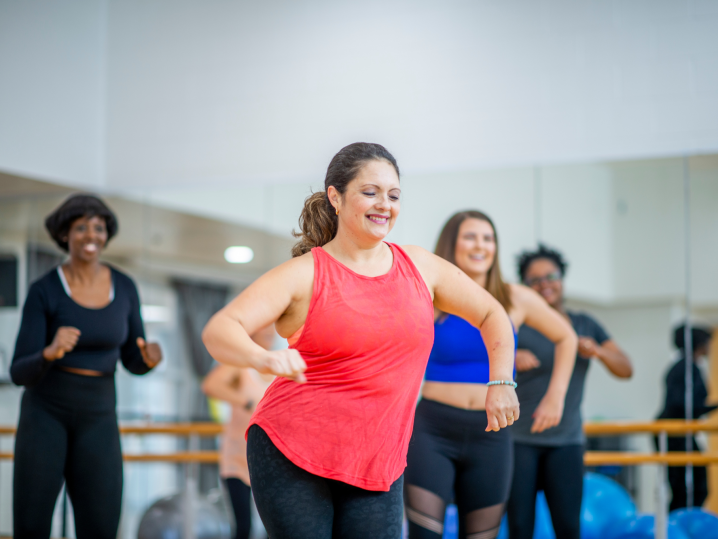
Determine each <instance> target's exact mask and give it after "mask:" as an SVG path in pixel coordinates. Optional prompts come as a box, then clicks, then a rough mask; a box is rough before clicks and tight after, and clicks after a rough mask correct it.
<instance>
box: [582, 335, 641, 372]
mask: <svg viewBox="0 0 718 539" xmlns="http://www.w3.org/2000/svg"><path fill="white" fill-rule="evenodd" d="M578 353H579V355H581V357H586V358H591V357H596V358H598V359H599V360H600V361H601V362H602V363H603V364H604V365H605V366H606V368H607V369H608V370H609V371H610V372H611V374H613V375H614V376H617V377H618V378H630V377H631V376H633V365H631V360H630V359H628V356H627V355H626V353H625V352H624V351H623V350H621V349H620V348H619V347H618V345H617V344H616V342H615V341H614V340H612V339H609V340H608V341H605V342H604V343H603V344H598V343H597V342H596V341H595V340H593V339H592V338H591V337H579V339H578Z"/></svg>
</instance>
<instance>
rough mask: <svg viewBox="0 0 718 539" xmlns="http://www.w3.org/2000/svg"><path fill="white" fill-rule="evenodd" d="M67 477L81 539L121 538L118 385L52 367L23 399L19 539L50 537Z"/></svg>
mask: <svg viewBox="0 0 718 539" xmlns="http://www.w3.org/2000/svg"><path fill="white" fill-rule="evenodd" d="M63 478H64V480H65V482H66V484H67V493H68V495H69V496H70V499H71V501H72V508H73V511H74V515H75V530H76V533H77V537H78V539H116V537H117V528H118V525H119V522H120V509H121V504H122V451H121V448H120V434H119V431H118V428H117V416H116V414H115V379H114V377H112V376H107V377H90V376H79V375H76V374H70V373H66V372H63V371H61V370H59V369H56V368H51V369H50V370H49V371H48V372H47V373H46V375H45V376H44V377H43V379H42V380H41V381H40V382H39V383H38V385H37V386H34V387H30V388H27V389H26V390H25V393H24V394H23V397H22V404H21V407H20V420H19V423H18V427H17V435H16V437H15V472H14V476H13V527H14V537H15V538H16V539H36V538H37V539H47V538H48V537H50V530H51V526H52V513H53V510H54V508H55V501H56V500H57V496H58V494H59V493H60V489H61V488H62V483H63Z"/></svg>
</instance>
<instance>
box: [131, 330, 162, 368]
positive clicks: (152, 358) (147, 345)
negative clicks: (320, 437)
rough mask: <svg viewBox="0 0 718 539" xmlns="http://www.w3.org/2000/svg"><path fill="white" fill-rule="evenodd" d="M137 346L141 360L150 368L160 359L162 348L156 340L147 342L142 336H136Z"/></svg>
mask: <svg viewBox="0 0 718 539" xmlns="http://www.w3.org/2000/svg"><path fill="white" fill-rule="evenodd" d="M137 346H138V347H139V348H140V352H141V353H142V360H143V361H144V362H145V365H147V366H148V367H149V368H150V369H153V368H155V367H156V366H157V364H158V363H159V362H160V361H162V349H161V348H160V345H159V344H157V343H156V342H147V341H145V340H144V339H143V338H142V337H137Z"/></svg>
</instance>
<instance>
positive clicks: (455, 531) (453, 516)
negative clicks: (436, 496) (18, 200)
mask: <svg viewBox="0 0 718 539" xmlns="http://www.w3.org/2000/svg"><path fill="white" fill-rule="evenodd" d="M458 537H459V510H458V508H457V507H456V506H455V505H454V504H453V503H452V504H450V505H447V506H446V514H445V515H444V534H443V535H442V536H441V539H457V538H458Z"/></svg>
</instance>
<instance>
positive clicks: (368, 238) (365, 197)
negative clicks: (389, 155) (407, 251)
mask: <svg viewBox="0 0 718 539" xmlns="http://www.w3.org/2000/svg"><path fill="white" fill-rule="evenodd" d="M327 195H328V196H329V200H330V202H331V203H332V206H334V208H335V209H338V210H339V216H338V219H339V229H338V231H339V233H342V234H346V233H348V234H349V235H351V236H352V237H353V239H354V240H355V241H358V242H360V243H365V242H368V243H376V242H379V241H381V240H383V239H384V238H385V237H386V235H387V234H389V232H390V231H391V229H392V228H393V227H394V224H395V223H396V218H397V217H398V216H399V210H400V208H401V202H400V196H401V188H400V186H399V176H398V175H397V173H396V170H395V169H394V167H393V166H392V165H391V164H390V163H388V162H386V161H383V160H376V159H375V160H372V161H369V162H367V163H366V164H365V165H364V166H362V168H361V169H360V170H359V173H358V174H357V175H356V177H355V178H354V179H353V180H352V181H351V182H349V184H348V185H347V187H346V190H345V191H344V194H340V193H339V191H337V189H336V188H335V187H334V186H329V189H328V190H327Z"/></svg>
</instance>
